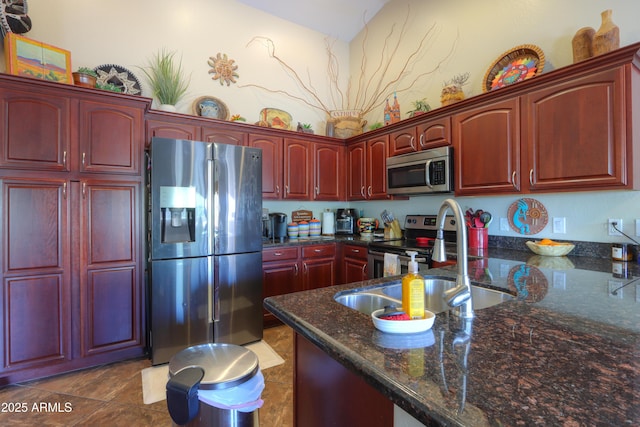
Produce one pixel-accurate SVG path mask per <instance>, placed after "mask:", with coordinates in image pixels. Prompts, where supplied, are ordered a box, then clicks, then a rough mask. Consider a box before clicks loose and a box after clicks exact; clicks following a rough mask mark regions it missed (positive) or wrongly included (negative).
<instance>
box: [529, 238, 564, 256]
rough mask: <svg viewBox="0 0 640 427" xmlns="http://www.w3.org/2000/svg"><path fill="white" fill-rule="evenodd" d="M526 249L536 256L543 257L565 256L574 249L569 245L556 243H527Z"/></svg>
mask: <svg viewBox="0 0 640 427" xmlns="http://www.w3.org/2000/svg"><path fill="white" fill-rule="evenodd" d="M526 244H527V247H528V248H529V249H531V251H532V252H533V253H535V254H538V255H544V256H565V255H566V254H568V253H569V252H571V251H572V250H573V248H575V245H573V244H571V243H559V242H558V243H556V244H555V245H541V244H539V243H538V242H532V241H530V240H529V241H528V242H526Z"/></svg>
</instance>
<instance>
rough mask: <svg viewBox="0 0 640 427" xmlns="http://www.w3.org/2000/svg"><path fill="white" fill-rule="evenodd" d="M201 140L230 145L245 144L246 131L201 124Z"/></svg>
mask: <svg viewBox="0 0 640 427" xmlns="http://www.w3.org/2000/svg"><path fill="white" fill-rule="evenodd" d="M202 140H203V141H206V142H219V143H221V144H230V145H247V140H248V138H247V132H243V131H234V130H230V129H226V128H223V127H221V126H213V125H210V126H203V127H202Z"/></svg>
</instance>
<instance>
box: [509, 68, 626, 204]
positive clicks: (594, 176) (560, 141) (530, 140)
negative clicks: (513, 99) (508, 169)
mask: <svg viewBox="0 0 640 427" xmlns="http://www.w3.org/2000/svg"><path fill="white" fill-rule="evenodd" d="M626 84H627V83H626V80H625V69H624V68H623V67H618V68H615V69H612V70H606V71H602V72H599V73H594V74H591V75H588V76H586V77H583V78H580V79H575V80H572V81H570V82H566V83H560V84H555V85H552V86H550V87H546V88H543V89H540V90H536V91H534V92H531V93H529V94H526V95H525V96H523V98H522V99H523V102H522V106H523V116H522V117H523V124H524V126H523V127H524V129H523V130H524V132H523V138H524V141H526V150H523V155H524V156H523V158H524V159H525V160H524V161H523V164H524V165H526V167H527V169H525V171H526V173H527V174H528V176H525V177H523V178H524V179H523V181H524V182H523V184H524V187H525V188H527V187H528V189H529V190H530V191H532V192H534V191H555V190H588V189H596V188H616V187H619V188H621V187H625V186H627V185H628V184H629V183H630V177H629V176H628V170H627V159H630V156H631V150H632V146H631V144H630V142H631V141H630V139H631V135H627V123H628V122H627V119H628V116H627V114H626V111H627V108H626V106H625V87H626ZM629 96H631V92H630V93H629ZM628 142H629V144H628ZM629 166H631V164H629Z"/></svg>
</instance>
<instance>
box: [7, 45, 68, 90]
mask: <svg viewBox="0 0 640 427" xmlns="http://www.w3.org/2000/svg"><path fill="white" fill-rule="evenodd" d="M4 52H5V60H6V64H7V73H9V74H14V75H17V76H24V77H33V78H36V79H42V80H49V81H53V82H61V83H69V84H72V83H73V78H72V76H71V52H69V51H68V50H64V49H60V48H57V47H55V46H51V45H48V44H46V43H41V42H38V41H35V40H31V39H29V38H27V37H24V36H20V35H18V34H15V33H7V35H6V36H5V38H4Z"/></svg>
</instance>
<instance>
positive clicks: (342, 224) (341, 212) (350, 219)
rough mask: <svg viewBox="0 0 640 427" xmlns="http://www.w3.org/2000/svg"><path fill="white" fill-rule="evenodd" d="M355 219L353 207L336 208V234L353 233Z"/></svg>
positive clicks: (354, 231)
mask: <svg viewBox="0 0 640 427" xmlns="http://www.w3.org/2000/svg"><path fill="white" fill-rule="evenodd" d="M357 221H358V214H357V213H356V210H355V209H338V210H336V234H355V233H356V223H357Z"/></svg>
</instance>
